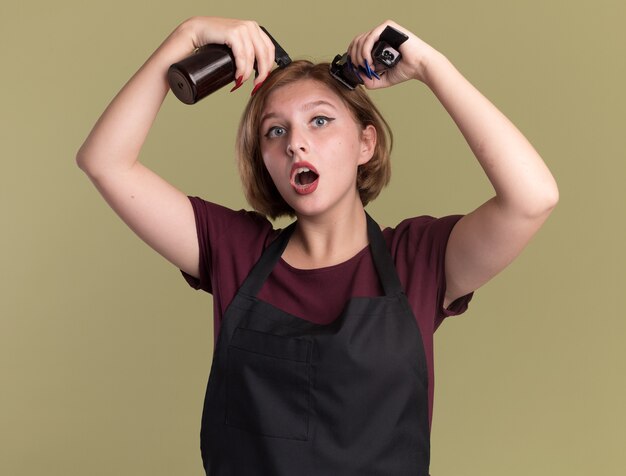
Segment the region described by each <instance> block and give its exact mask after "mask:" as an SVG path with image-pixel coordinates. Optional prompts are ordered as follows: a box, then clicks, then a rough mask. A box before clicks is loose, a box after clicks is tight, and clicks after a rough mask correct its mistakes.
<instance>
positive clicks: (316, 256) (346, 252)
mask: <svg viewBox="0 0 626 476" xmlns="http://www.w3.org/2000/svg"><path fill="white" fill-rule="evenodd" d="M367 244H368V238H367V220H366V218H365V210H364V209H363V205H362V204H361V201H360V200H359V201H358V204H355V206H354V207H351V209H350V210H347V211H344V212H343V213H337V214H334V215H324V216H298V223H297V226H296V229H295V231H294V234H293V235H292V237H291V239H290V241H289V244H288V246H287V249H286V250H285V253H284V254H283V259H284V260H285V261H287V262H288V263H289V264H290V265H291V266H294V267H296V268H301V269H313V268H322V267H326V266H332V265H335V264H339V263H343V262H344V261H347V260H348V259H350V258H352V257H353V256H354V255H356V254H357V253H358V252H359V251H361V250H362V249H363V248H365V247H366V246H367Z"/></svg>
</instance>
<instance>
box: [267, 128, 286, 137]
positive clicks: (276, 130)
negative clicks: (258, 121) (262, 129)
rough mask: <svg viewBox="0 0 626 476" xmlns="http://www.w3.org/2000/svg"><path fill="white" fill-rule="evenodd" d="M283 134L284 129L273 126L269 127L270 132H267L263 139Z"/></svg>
mask: <svg viewBox="0 0 626 476" xmlns="http://www.w3.org/2000/svg"><path fill="white" fill-rule="evenodd" d="M284 133H285V129H284V128H283V127H279V126H274V127H270V130H269V131H267V134H265V137H270V138H271V137H280V136H282V135H283V134H284Z"/></svg>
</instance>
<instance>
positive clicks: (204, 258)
mask: <svg viewBox="0 0 626 476" xmlns="http://www.w3.org/2000/svg"><path fill="white" fill-rule="evenodd" d="M188 198H189V201H190V202H191V205H192V207H193V212H194V216H195V221H196V232H197V235H198V247H199V265H198V269H199V275H200V276H199V277H195V276H191V275H189V274H188V273H186V272H185V271H183V270H180V272H181V274H182V276H183V278H184V279H185V281H186V282H187V284H189V286H191V287H192V288H194V289H197V290H200V289H201V290H203V291H206V292H208V293H213V289H214V282H213V281H214V279H213V275H214V270H215V262H216V257H217V256H221V255H224V254H236V253H238V252H239V253H240V254H243V253H245V252H243V253H242V251H241V249H239V250H238V249H237V248H236V245H237V243H241V242H244V241H245V239H244V238H245V237H250V236H252V237H253V236H256V235H257V234H258V232H259V231H260V230H263V229H267V228H268V227H270V225H269V222H268V221H267V220H266V219H265V217H263V216H262V215H260V214H258V213H256V212H250V211H246V210H238V211H235V210H232V209H230V208H227V207H224V206H222V205H218V204H215V203H212V202H208V201H206V200H203V199H202V198H199V197H192V196H189V197H188ZM244 249H245V248H244Z"/></svg>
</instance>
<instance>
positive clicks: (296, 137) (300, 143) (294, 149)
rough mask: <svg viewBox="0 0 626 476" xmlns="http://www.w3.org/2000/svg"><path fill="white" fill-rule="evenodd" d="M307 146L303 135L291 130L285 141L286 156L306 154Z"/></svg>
mask: <svg viewBox="0 0 626 476" xmlns="http://www.w3.org/2000/svg"><path fill="white" fill-rule="evenodd" d="M308 150H309V146H308V143H307V140H306V137H305V135H304V134H303V133H301V132H299V131H297V130H292V131H291V133H290V135H289V140H288V141H287V155H289V156H290V157H293V156H294V155H295V154H300V153H306V152H308Z"/></svg>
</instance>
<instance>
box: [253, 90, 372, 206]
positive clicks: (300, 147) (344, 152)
mask: <svg viewBox="0 0 626 476" xmlns="http://www.w3.org/2000/svg"><path fill="white" fill-rule="evenodd" d="M260 124H261V125H260V135H261V137H260V142H261V154H262V156H263V162H264V163H265V166H266V167H267V170H268V172H269V174H270V176H271V177H272V180H273V181H274V184H275V185H276V188H277V189H278V191H279V192H280V194H281V196H282V197H283V199H284V200H285V201H286V202H287V203H288V204H289V205H290V206H291V207H292V208H293V209H294V210H295V212H296V215H300V216H304V215H308V216H312V215H319V214H322V213H324V212H328V211H333V210H340V209H342V208H343V207H353V206H354V205H355V201H358V203H360V198H359V194H358V190H357V188H356V177H357V168H358V166H359V165H361V164H364V163H366V162H367V161H368V160H370V158H371V157H372V154H373V152H374V146H375V144H376V130H375V128H374V127H373V126H368V127H366V128H365V129H361V126H360V125H359V124H358V123H357V122H356V121H355V119H354V117H353V116H352V113H351V112H350V110H349V109H348V108H347V107H346V105H345V104H344V102H343V101H342V99H341V98H340V97H339V96H337V94H335V93H334V92H333V91H332V90H331V89H330V88H328V87H327V86H325V85H324V84H322V83H320V82H318V81H315V80H311V79H306V80H301V81H297V82H295V83H292V84H289V85H286V86H282V87H280V88H278V89H276V90H274V91H272V92H271V93H270V94H269V95H268V97H267V100H266V103H265V107H264V109H263V111H262V113H261V123H260ZM348 209H349V208H348ZM346 210H347V209H346Z"/></svg>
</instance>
